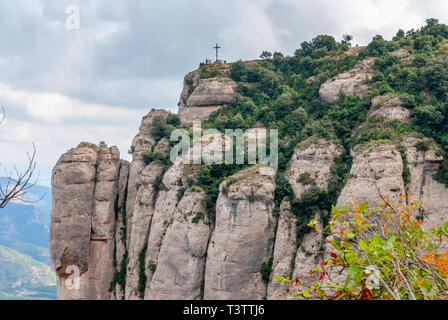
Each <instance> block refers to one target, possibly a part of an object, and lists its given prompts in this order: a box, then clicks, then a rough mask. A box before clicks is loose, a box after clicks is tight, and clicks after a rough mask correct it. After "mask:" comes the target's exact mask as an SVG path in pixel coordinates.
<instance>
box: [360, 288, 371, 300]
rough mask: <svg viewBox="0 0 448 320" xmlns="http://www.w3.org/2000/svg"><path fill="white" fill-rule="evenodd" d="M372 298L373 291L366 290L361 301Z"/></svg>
mask: <svg viewBox="0 0 448 320" xmlns="http://www.w3.org/2000/svg"><path fill="white" fill-rule="evenodd" d="M372 297H373V294H372V291H370V290H369V289H364V291H363V292H362V295H361V300H369V299H370V298H372Z"/></svg>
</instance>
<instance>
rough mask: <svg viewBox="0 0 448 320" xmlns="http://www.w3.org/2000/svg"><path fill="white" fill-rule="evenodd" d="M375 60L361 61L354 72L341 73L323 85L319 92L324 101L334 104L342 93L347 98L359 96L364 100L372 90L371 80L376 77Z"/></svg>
mask: <svg viewBox="0 0 448 320" xmlns="http://www.w3.org/2000/svg"><path fill="white" fill-rule="evenodd" d="M374 62H375V59H374V58H368V59H365V60H363V61H360V62H359V63H358V64H357V65H356V66H355V67H354V68H353V69H352V70H349V71H347V72H344V73H341V74H339V75H337V76H335V77H333V78H332V79H329V80H327V81H326V82H325V83H323V84H322V85H321V87H320V90H319V95H320V97H321V99H322V101H324V102H326V103H329V104H333V103H335V102H337V101H338V100H339V94H340V92H341V91H342V92H343V93H344V94H345V95H347V96H352V95H357V96H358V97H360V98H364V96H365V95H366V93H367V92H368V91H369V90H370V84H369V83H368V82H369V80H370V79H371V78H372V76H373V75H374V69H373V65H374Z"/></svg>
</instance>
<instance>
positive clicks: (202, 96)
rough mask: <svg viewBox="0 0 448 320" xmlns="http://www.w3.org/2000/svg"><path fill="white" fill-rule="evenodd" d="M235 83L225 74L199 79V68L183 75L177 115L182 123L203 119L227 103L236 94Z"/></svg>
mask: <svg viewBox="0 0 448 320" xmlns="http://www.w3.org/2000/svg"><path fill="white" fill-rule="evenodd" d="M236 87H237V84H236V82H235V81H233V80H232V79H230V78H229V77H225V76H218V77H214V78H207V79H201V74H200V70H197V71H193V72H190V73H189V74H187V75H186V76H185V79H184V88H183V90H182V94H181V96H180V102H179V117H180V120H181V122H182V123H183V124H190V123H192V122H193V121H194V120H205V119H207V118H208V117H209V115H210V114H211V113H212V112H213V111H215V110H218V109H219V108H221V107H222V106H224V105H226V104H227V103H229V102H230V101H231V100H232V98H233V97H234V96H235V95H236Z"/></svg>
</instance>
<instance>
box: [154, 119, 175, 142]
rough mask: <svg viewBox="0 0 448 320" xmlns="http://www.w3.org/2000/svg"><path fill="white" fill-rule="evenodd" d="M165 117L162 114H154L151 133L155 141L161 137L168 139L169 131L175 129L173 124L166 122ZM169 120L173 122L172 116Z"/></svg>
mask: <svg viewBox="0 0 448 320" xmlns="http://www.w3.org/2000/svg"><path fill="white" fill-rule="evenodd" d="M168 117H169V116H168ZM167 119H168V118H167ZM167 119H165V118H164V117H163V116H156V117H154V119H153V120H152V126H153V128H152V130H151V135H152V136H153V138H154V140H155V141H156V143H157V142H159V141H160V140H162V139H163V138H168V139H169V138H170V135H171V131H173V130H174V129H175V126H174V125H172V124H168V123H167ZM170 122H171V123H173V122H175V120H173V118H170Z"/></svg>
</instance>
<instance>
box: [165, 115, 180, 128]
mask: <svg viewBox="0 0 448 320" xmlns="http://www.w3.org/2000/svg"><path fill="white" fill-rule="evenodd" d="M166 123H167V124H169V125H172V126H174V127H178V126H180V118H179V116H178V115H177V114H172V113H170V114H169V115H168V116H167V117H166Z"/></svg>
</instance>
